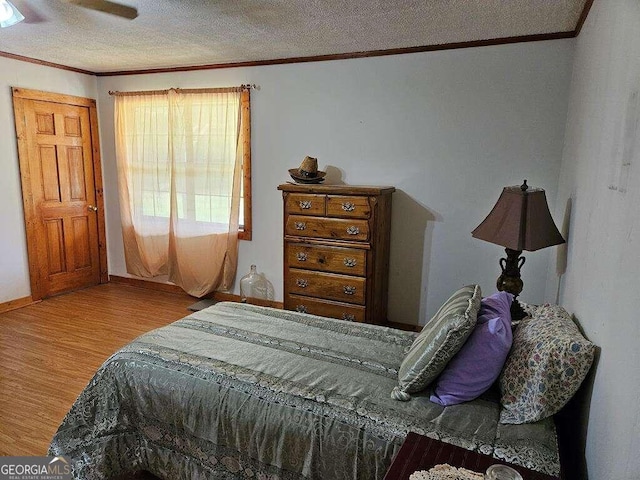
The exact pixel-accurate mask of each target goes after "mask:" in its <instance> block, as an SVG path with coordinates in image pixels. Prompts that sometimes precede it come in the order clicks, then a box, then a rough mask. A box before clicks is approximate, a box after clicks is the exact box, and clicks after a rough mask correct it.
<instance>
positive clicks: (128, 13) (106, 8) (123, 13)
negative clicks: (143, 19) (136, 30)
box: [66, 0, 138, 20]
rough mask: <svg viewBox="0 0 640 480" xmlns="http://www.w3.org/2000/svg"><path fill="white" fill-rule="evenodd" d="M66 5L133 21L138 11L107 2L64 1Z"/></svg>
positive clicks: (89, 0)
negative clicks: (69, 4)
mask: <svg viewBox="0 0 640 480" xmlns="http://www.w3.org/2000/svg"><path fill="white" fill-rule="evenodd" d="M66 1H67V3H71V4H73V5H78V6H80V7H84V8H90V9H91V10H99V11H100V12H105V13H110V14H111V15H117V16H119V17H124V18H128V19H129V20H133V19H134V18H136V17H137V16H138V9H137V8H134V7H128V6H126V5H122V4H120V3H116V2H110V1H109V0H66Z"/></svg>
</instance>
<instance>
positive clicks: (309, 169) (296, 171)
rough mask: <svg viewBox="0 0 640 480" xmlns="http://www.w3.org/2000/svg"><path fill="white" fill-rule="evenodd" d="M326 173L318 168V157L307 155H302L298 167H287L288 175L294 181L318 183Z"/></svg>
mask: <svg viewBox="0 0 640 480" xmlns="http://www.w3.org/2000/svg"><path fill="white" fill-rule="evenodd" d="M326 174H327V173H326V172H322V171H320V170H318V159H317V158H313V157H309V156H307V157H304V160H302V163H301V164H300V167H298V168H290V169H289V175H291V177H292V178H293V179H294V180H295V181H296V182H302V183H320V182H322V181H323V180H324V176H325V175H326Z"/></svg>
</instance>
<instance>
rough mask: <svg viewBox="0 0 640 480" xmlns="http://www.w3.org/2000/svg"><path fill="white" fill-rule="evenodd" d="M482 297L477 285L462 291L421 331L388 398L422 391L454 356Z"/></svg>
mask: <svg viewBox="0 0 640 480" xmlns="http://www.w3.org/2000/svg"><path fill="white" fill-rule="evenodd" d="M481 299H482V293H481V291H480V286H479V285H468V286H466V287H462V288H461V289H460V290H458V291H457V292H455V293H454V294H453V295H451V297H450V298H449V299H448V300H447V301H446V302H445V303H444V304H443V305H442V306H441V307H440V309H439V310H438V312H437V313H436V314H435V315H434V316H433V318H431V320H429V322H427V324H426V325H425V326H424V327H423V329H422V332H420V335H418V337H417V338H416V339H415V341H414V342H413V345H411V349H410V350H409V353H407V355H406V357H405V358H404V360H403V361H402V365H400V370H399V371H398V383H399V384H400V385H399V386H398V387H396V388H394V389H393V392H392V394H391V396H392V397H393V398H395V399H396V400H404V401H406V400H410V399H411V397H410V395H409V393H415V392H419V391H421V390H424V389H425V388H426V387H427V386H428V385H429V384H430V383H431V382H433V381H434V380H435V379H436V377H437V376H438V375H440V372H442V370H443V369H444V367H445V366H446V365H447V363H449V360H451V358H452V357H453V356H454V355H455V354H456V353H458V350H460V349H461V348H462V346H463V345H464V342H466V340H467V338H468V337H469V335H470V334H471V332H472V331H473V328H474V327H475V325H476V318H477V316H478V310H480V301H481Z"/></svg>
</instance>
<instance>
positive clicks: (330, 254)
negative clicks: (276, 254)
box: [285, 242, 367, 277]
mask: <svg viewBox="0 0 640 480" xmlns="http://www.w3.org/2000/svg"><path fill="white" fill-rule="evenodd" d="M285 249H286V252H287V258H286V261H287V264H288V265H289V266H290V267H294V268H306V269H309V270H317V271H321V272H336V273H346V274H347V275H359V276H362V277H363V276H364V275H365V273H366V271H367V251H366V250H360V249H357V248H342V247H329V246H324V245H310V244H308V243H296V242H287V244H286V246H285Z"/></svg>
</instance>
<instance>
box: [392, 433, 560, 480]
mask: <svg viewBox="0 0 640 480" xmlns="http://www.w3.org/2000/svg"><path fill="white" fill-rule="evenodd" d="M443 463H447V464H449V465H451V466H452V467H463V468H467V469H469V470H472V471H475V472H484V471H485V470H486V469H487V468H488V467H489V466H490V465H493V464H495V463H501V464H504V465H509V466H510V467H512V468H515V469H516V470H518V472H520V475H522V478H523V479H524V480H559V479H558V477H552V476H550V475H545V474H544V473H539V472H534V471H533V470H529V469H527V468H524V467H520V466H518V465H513V464H510V463H507V462H503V461H500V460H498V459H495V458H493V457H490V456H488V455H482V454H480V453H476V452H472V451H471V450H465V449H464V448H460V447H456V446H455V445H451V444H449V443H444V442H441V441H439V440H434V439H432V438H428V437H425V436H422V435H418V434H417V433H413V432H409V434H408V435H407V438H406V440H405V441H404V443H403V444H402V447H400V450H399V451H398V454H397V455H396V457H395V458H394V459H393V462H392V463H391V466H390V467H389V470H388V471H387V474H386V475H385V476H384V480H408V478H409V476H410V475H411V474H412V473H413V472H415V471H417V470H429V469H430V468H431V467H433V466H435V465H439V464H443Z"/></svg>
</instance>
